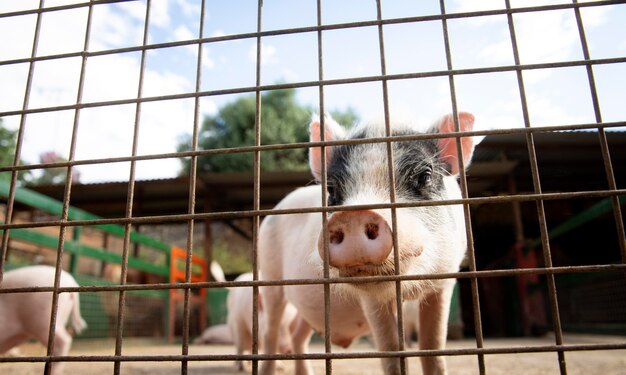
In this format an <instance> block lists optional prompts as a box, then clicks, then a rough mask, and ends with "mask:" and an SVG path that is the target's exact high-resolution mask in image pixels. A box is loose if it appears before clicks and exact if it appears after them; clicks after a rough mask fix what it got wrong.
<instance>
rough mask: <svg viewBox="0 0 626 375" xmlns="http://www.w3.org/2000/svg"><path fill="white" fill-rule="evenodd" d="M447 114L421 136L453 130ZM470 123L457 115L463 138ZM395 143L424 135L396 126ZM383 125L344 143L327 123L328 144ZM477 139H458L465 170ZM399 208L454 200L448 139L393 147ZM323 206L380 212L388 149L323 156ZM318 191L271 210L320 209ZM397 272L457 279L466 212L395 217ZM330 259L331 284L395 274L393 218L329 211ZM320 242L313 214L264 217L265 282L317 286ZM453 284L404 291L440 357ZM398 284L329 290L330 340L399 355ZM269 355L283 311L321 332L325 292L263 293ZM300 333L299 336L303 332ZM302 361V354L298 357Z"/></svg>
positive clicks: (302, 365)
mask: <svg viewBox="0 0 626 375" xmlns="http://www.w3.org/2000/svg"><path fill="white" fill-rule="evenodd" d="M454 122H455V121H454V119H453V117H452V116H451V115H448V116H445V117H443V118H442V119H440V120H439V121H437V122H436V123H435V124H434V126H433V127H432V128H431V129H430V130H429V131H428V132H427V133H432V134H435V133H440V134H445V133H450V132H453V131H454ZM473 124H474V116H473V115H471V114H469V113H464V112H462V113H460V114H459V118H458V125H459V128H460V130H461V131H470V130H472V128H473ZM310 128H311V142H319V141H320V140H321V138H322V137H321V124H320V121H319V120H318V119H314V120H313V121H312V123H311V126H310ZM392 129H393V131H392V132H393V134H392V135H412V134H420V132H419V131H416V130H415V129H412V128H411V127H409V126H406V125H398V126H396V125H394V126H393V127H392ZM384 135H385V133H384V127H383V126H372V125H368V126H358V127H356V128H353V129H352V130H350V131H349V132H348V133H347V134H346V132H345V131H344V129H343V128H342V127H341V126H340V125H339V124H337V123H335V122H334V121H333V120H332V119H331V118H328V117H327V118H326V119H325V129H324V140H326V141H333V140H342V139H363V138H371V137H382V136H384ZM473 148H474V144H473V140H472V139H471V138H468V137H465V138H461V152H460V155H461V157H462V159H463V162H464V166H467V165H468V164H469V162H470V159H471V155H472V153H473ZM392 150H393V151H392V152H393V168H394V176H395V187H396V191H395V200H396V202H398V203H410V202H419V201H440V200H450V199H460V198H461V191H460V188H459V186H458V181H457V176H458V175H459V173H460V165H459V160H458V156H459V152H458V150H457V141H456V139H455V138H454V137H448V138H434V139H424V140H416V141H404V142H394V143H393V144H392ZM309 156H310V166H311V171H312V172H313V175H314V176H315V178H316V180H317V181H318V182H319V181H321V180H322V160H321V159H322V157H321V156H322V151H321V148H319V147H313V148H311V150H310V153H309ZM325 157H326V163H327V164H326V165H327V188H328V202H327V203H328V206H331V207H338V206H351V205H366V204H385V203H389V202H390V189H389V171H388V163H387V144H386V143H375V144H358V145H357V144H355V145H340V146H333V147H326V148H325ZM321 189H322V187H321V185H315V186H308V187H305V188H300V189H298V190H296V191H294V192H292V193H291V194H289V195H288V196H287V197H285V198H284V199H283V200H282V201H281V202H280V203H279V204H278V205H277V206H276V208H277V209H293V208H308V207H321V206H322V202H321V198H322V191H321ZM396 217H397V222H396V228H397V239H398V254H399V256H400V259H399V265H400V269H399V273H400V274H401V275H411V274H417V275H424V274H438V273H450V272H457V271H458V270H459V267H460V264H461V262H462V260H463V258H464V256H465V253H466V250H467V243H466V241H467V240H466V233H465V223H464V215H463V208H462V206H460V205H439V206H435V205H434V206H422V207H413V208H397V209H396ZM327 231H328V234H327V236H328V239H329V244H328V258H329V266H330V275H331V277H337V276H339V277H355V276H378V275H394V274H395V266H394V251H392V250H393V249H392V247H393V238H394V237H393V233H392V218H391V210H390V209H372V210H358V211H339V210H335V211H334V212H333V213H330V214H329V215H328V223H327ZM324 238H325V234H324V233H323V228H322V215H321V214H319V213H308V214H307V213H304V214H291V215H280V216H268V217H267V218H266V219H265V220H264V221H263V223H262V225H261V229H260V233H259V261H260V268H261V272H260V273H261V275H262V277H263V279H265V280H282V279H309V278H312V279H320V278H322V277H323V261H322V259H323V257H324V253H325V245H324V241H325V240H324ZM454 283H455V280H453V279H442V280H415V281H404V282H402V284H401V294H402V296H401V297H402V298H403V299H405V300H417V301H419V306H418V308H419V314H418V316H419V326H420V329H419V347H420V349H443V348H444V347H445V341H446V330H447V318H448V313H449V309H450V299H451V296H452V290H453V287H454ZM395 285H396V284H395V282H368V283H362V284H357V283H341V284H332V285H331V287H330V322H329V323H330V340H331V342H332V343H333V344H338V345H341V346H344V347H346V346H349V345H350V343H351V342H352V341H353V340H354V339H355V338H357V337H359V336H360V335H364V334H366V333H368V332H370V330H371V333H372V334H373V336H374V341H375V343H376V346H377V348H378V349H379V350H381V351H397V350H399V342H398V329H397V319H396V306H397V305H396V288H395ZM262 290H263V298H264V304H265V307H266V317H267V334H266V335H265V337H264V345H265V348H266V352H267V353H275V352H276V347H277V332H278V326H279V324H280V321H281V317H282V315H283V311H284V309H285V306H286V304H287V302H289V303H292V304H293V305H294V306H295V307H296V308H297V309H298V314H299V315H300V316H301V317H302V318H303V321H304V322H305V323H306V324H307V326H308V331H306V332H307V334H308V336H307V339H309V338H310V336H311V333H312V331H313V330H316V331H318V332H320V333H321V334H322V335H324V334H325V332H324V327H325V324H324V308H323V306H324V293H323V286H322V285H286V286H280V287H264V288H262ZM302 332H304V330H303V331H302ZM296 352H297V353H301V351H297V350H296ZM307 362H308V361H296V373H298V374H312V373H313V372H312V369H311V367H310V365H309V364H308V363H307ZM382 363H383V369H384V372H385V374H388V375H389V374H397V373H399V372H400V366H401V363H400V359H399V358H384V359H382ZM422 369H423V372H424V373H425V374H445V373H446V372H447V371H446V364H445V360H444V358H443V357H423V358H422ZM261 373H262V374H264V375H269V374H272V373H274V363H273V361H264V362H263V363H262V366H261Z"/></svg>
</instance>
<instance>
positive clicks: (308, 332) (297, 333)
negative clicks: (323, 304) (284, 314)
mask: <svg viewBox="0 0 626 375" xmlns="http://www.w3.org/2000/svg"><path fill="white" fill-rule="evenodd" d="M311 336H313V327H311V325H310V324H309V323H308V322H307V321H306V320H304V319H303V318H302V317H301V316H298V317H296V321H295V328H294V330H293V333H292V340H293V350H294V352H295V353H296V354H304V353H308V352H309V342H310V340H311ZM311 374H313V368H312V367H311V362H310V361H309V360H307V359H301V360H297V361H296V375H311Z"/></svg>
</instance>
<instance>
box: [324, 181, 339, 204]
mask: <svg viewBox="0 0 626 375" xmlns="http://www.w3.org/2000/svg"><path fill="white" fill-rule="evenodd" d="M326 191H327V192H328V205H329V206H335V205H336V204H337V196H336V195H335V194H336V189H335V186H334V185H327V186H326Z"/></svg>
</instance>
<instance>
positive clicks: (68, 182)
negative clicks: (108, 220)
mask: <svg viewBox="0 0 626 375" xmlns="http://www.w3.org/2000/svg"><path fill="white" fill-rule="evenodd" d="M42 3H43V1H42ZM92 14H93V2H90V4H89V10H88V13H87V24H86V26H85V41H84V44H83V58H82V64H81V70H80V77H79V82H78V92H77V96H76V103H78V104H80V103H81V102H82V97H83V89H84V83H85V72H86V67H87V55H86V52H87V51H88V49H89V39H90V35H91V20H92ZM79 123H80V109H79V108H77V109H76V110H75V111H74V123H73V126H72V139H71V142H70V150H69V156H68V160H69V161H73V160H74V156H75V154H76V144H77V141H78V125H79ZM71 191H72V166H71V165H70V166H68V167H67V171H66V176H65V191H64V193H63V208H62V212H61V221H62V222H67V219H68V212H69V206H70V197H71ZM66 231H67V227H66V226H61V228H60V231H59V243H58V248H57V257H56V263H55V267H56V270H55V276H54V291H53V292H52V309H51V314H50V326H49V328H48V329H49V331H48V346H47V355H48V356H50V355H52V354H53V353H54V337H55V330H56V319H57V312H58V303H59V292H58V288H59V285H60V282H61V273H62V271H63V270H62V265H63V253H64V244H65V233H66ZM76 232H80V228H79V227H77V228H75V233H76ZM51 372H52V363H51V362H46V365H45V367H44V374H50V373H51Z"/></svg>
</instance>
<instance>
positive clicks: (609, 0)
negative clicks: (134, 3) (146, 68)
mask: <svg viewBox="0 0 626 375" xmlns="http://www.w3.org/2000/svg"><path fill="white" fill-rule="evenodd" d="M126 1H128V0H126ZM118 2H124V1H120V0H104V1H95V2H94V5H98V4H107V3H118ZM623 3H626V0H606V1H597V2H587V3H569V4H554V5H542V6H534V7H521V8H513V9H510V10H507V9H492V10H481V11H473V12H458V13H446V14H432V15H425V16H414V17H401V18H387V19H382V20H370V21H358V22H346V23H338V24H328V25H320V26H307V27H297V28H289V29H278V30H266V31H261V32H249V33H241V34H231V35H221V36H215V37H207V38H198V39H189V40H183V41H175V42H167V43H155V44H147V45H141V46H133V47H125V48H116V49H109V50H103V51H94V52H73V53H68V54H57V55H47V56H37V57H34V58H23V59H14V60H6V61H0V65H7V64H21V63H28V62H32V61H42V60H51V59H59V58H65V57H76V56H86V57H93V56H103V55H115V54H120V53H129V52H140V51H145V50H153V49H162V48H171V47H181V46H189V45H194V44H209V43H218V42H224V41H234V40H243V39H254V38H259V37H268V36H281V35H291V34H303V33H313V32H319V31H332V30H342V29H353V28H363V27H377V26H380V25H383V26H384V25H397V24H405V23H417V22H429V21H442V20H449V19H463V18H475V17H486V16H497V15H507V14H518V13H529V12H546V11H555V10H566V9H576V8H589V7H599V6H604V5H617V4H623ZM89 4H90V3H80V4H72V5H64V6H55V7H49V8H43V9H29V10H23V11H17V12H9V13H0V18H7V17H14V16H23V15H28V14H36V13H46V12H55V11H60V10H69V9H75V8H81V7H86V6H89Z"/></svg>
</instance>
